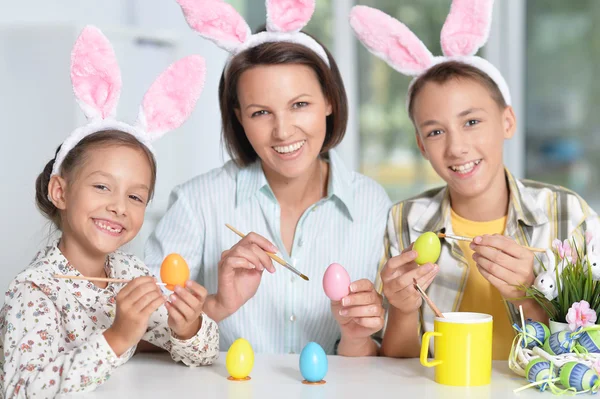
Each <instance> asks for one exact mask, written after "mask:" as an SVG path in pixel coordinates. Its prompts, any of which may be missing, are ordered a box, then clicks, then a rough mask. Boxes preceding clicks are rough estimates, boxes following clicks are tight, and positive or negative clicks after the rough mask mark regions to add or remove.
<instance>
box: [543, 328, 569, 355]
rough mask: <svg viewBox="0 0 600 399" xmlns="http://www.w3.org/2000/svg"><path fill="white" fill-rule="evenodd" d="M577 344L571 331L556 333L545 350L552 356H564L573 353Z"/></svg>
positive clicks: (548, 341)
mask: <svg viewBox="0 0 600 399" xmlns="http://www.w3.org/2000/svg"><path fill="white" fill-rule="evenodd" d="M574 344H575V342H574V340H573V337H572V333H571V332H570V331H560V332H555V333H554V334H552V335H550V337H548V339H547V340H546V342H545V343H544V350H545V351H546V353H549V354H551V355H554V356H556V355H562V354H564V353H569V352H571V351H572V349H573V346H574Z"/></svg>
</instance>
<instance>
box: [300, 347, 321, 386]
mask: <svg viewBox="0 0 600 399" xmlns="http://www.w3.org/2000/svg"><path fill="white" fill-rule="evenodd" d="M300 373H301V374H302V377H304V379H305V380H306V381H308V382H319V381H322V380H323V378H325V374H327V355H326V354H325V351H324V350H323V348H321V345H319V344H317V343H316V342H309V343H308V344H307V345H306V346H305V347H304V349H302V353H300Z"/></svg>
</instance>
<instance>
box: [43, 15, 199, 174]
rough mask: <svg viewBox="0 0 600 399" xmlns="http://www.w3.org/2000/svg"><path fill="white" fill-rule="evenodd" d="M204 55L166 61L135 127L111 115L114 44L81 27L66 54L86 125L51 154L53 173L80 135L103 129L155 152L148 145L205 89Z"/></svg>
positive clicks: (115, 91)
mask: <svg viewBox="0 0 600 399" xmlns="http://www.w3.org/2000/svg"><path fill="white" fill-rule="evenodd" d="M205 75H206V68H205V62H204V58H202V57H200V56H198V55H192V56H188V57H185V58H183V59H181V60H179V61H177V62H175V63H174V64H172V65H170V66H169V67H168V68H167V69H166V70H165V71H164V72H163V73H162V74H161V75H160V76H159V77H158V78H157V79H156V81H155V82H154V83H153V84H152V86H150V89H149V90H148V91H147V92H146V94H145V96H144V99H143V101H142V105H141V106H140V110H139V114H138V119H137V121H136V123H135V124H134V125H129V124H127V123H125V122H121V121H118V120H116V119H115V118H114V116H115V110H116V108H117V104H118V102H119V96H120V94H121V71H120V69H119V65H118V64H117V59H116V57H115V53H114V51H113V48H112V46H111V44H110V42H109V41H108V39H107V38H106V36H104V35H103V34H102V32H101V31H100V30H99V29H98V28H96V27H94V26H87V27H85V28H84V29H83V31H82V32H81V34H80V35H79V37H78V38H77V41H76V42H75V45H74V47H73V51H72V52H71V81H72V83H73V91H74V92H75V97H76V99H77V102H78V103H79V106H80V107H81V109H82V110H83V112H84V113H85V115H86V117H87V118H88V123H87V124H86V125H84V126H81V127H79V128H77V129H76V130H75V131H73V132H72V133H71V134H70V135H69V137H67V139H66V140H65V141H64V142H63V143H62V145H61V148H60V151H59V152H58V154H56V158H55V161H54V166H53V168H52V175H57V174H59V173H60V167H61V165H62V163H63V161H64V159H65V157H66V156H67V154H68V153H69V152H70V151H71V150H72V149H73V148H74V147H75V146H76V145H77V143H79V142H80V141H81V140H82V139H83V138H85V137H86V136H89V135H91V134H93V133H97V132H100V131H103V130H119V131H122V132H125V133H129V134H131V135H133V136H134V137H135V138H136V139H138V140H139V141H140V142H141V143H142V144H144V145H145V146H146V147H148V149H149V150H150V152H152V153H153V154H154V150H153V148H152V145H151V143H152V142H153V141H154V140H156V139H158V138H160V137H162V136H163V135H164V134H166V133H167V132H169V131H171V130H173V129H176V128H178V127H179V126H181V124H182V123H183V122H185V121H186V120H187V118H188V117H189V116H190V114H191V112H192V110H193V109H194V106H195V105H196V101H197V100H198V97H200V93H201V92H202V89H203V87H204V78H205Z"/></svg>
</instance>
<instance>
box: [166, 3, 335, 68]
mask: <svg viewBox="0 0 600 399" xmlns="http://www.w3.org/2000/svg"><path fill="white" fill-rule="evenodd" d="M177 3H179V5H180V6H181V9H182V11H183V15H184V16H185V19H186V21H187V23H188V25H189V26H190V27H191V28H192V29H194V30H195V31H197V32H198V33H199V34H200V36H202V37H204V38H206V39H209V40H211V41H213V42H214V43H216V45H217V46H219V47H221V48H222V49H224V50H226V51H228V52H229V53H230V54H231V55H232V56H234V55H236V54H239V53H241V52H242V51H244V50H247V49H249V48H251V47H256V46H258V45H260V44H263V43H267V42H290V43H296V44H300V45H303V46H305V47H308V48H309V49H311V50H312V51H314V52H315V53H316V54H317V55H318V56H319V57H321V59H322V60H323V61H324V62H325V64H327V66H329V59H328V58H327V53H326V52H325V50H324V49H323V47H321V45H320V44H319V43H317V42H316V41H315V40H314V39H313V38H311V37H310V36H308V35H306V34H304V33H302V32H300V30H301V29H302V28H304V26H305V25H306V24H307V23H308V21H310V18H311V17H312V15H313V12H314V11H315V0H266V6H267V30H266V31H265V32H259V33H257V34H254V35H253V34H252V31H251V30H250V27H249V26H248V24H247V23H246V21H245V20H244V18H242V16H241V15H240V14H238V13H237V11H235V9H234V8H233V7H232V6H231V5H230V4H227V3H225V2H224V1H223V0H177Z"/></svg>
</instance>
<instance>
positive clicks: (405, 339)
mask: <svg viewBox="0 0 600 399" xmlns="http://www.w3.org/2000/svg"><path fill="white" fill-rule="evenodd" d="M465 2H466V1H462V3H465ZM455 3H456V1H455ZM491 3H492V2H491V1H488V2H481V3H478V4H479V5H480V6H481V7H483V8H485V7H488V6H489V7H490V8H489V10H487V11H486V10H483V11H482V12H481V13H480V14H478V18H479V19H478V21H477V22H478V23H479V25H478V24H475V23H469V18H471V16H470V15H468V14H467V12H473V9H472V8H469V7H461V8H460V9H459V7H453V8H452V9H451V12H450V15H449V16H448V19H447V20H446V24H445V25H444V29H443V30H442V48H443V49H444V53H445V55H446V57H437V58H435V59H434V58H433V56H431V54H429V53H428V51H427V49H426V48H425V47H424V45H422V43H420V42H418V39H416V37H415V36H414V35H412V33H410V31H408V29H407V28H406V27H405V26H404V25H401V24H400V23H399V22H397V21H395V20H393V19H392V18H391V17H388V16H385V14H383V13H381V12H379V11H377V10H373V9H366V8H362V7H357V8H358V10H356V11H355V12H353V14H354V15H353V16H351V24H352V25H353V28H354V29H355V31H356V32H357V34H358V36H359V39H360V40H361V41H362V42H363V43H364V44H365V45H366V46H367V47H368V48H369V49H370V50H371V51H372V52H374V53H375V54H376V55H378V56H380V57H382V58H384V59H386V61H388V63H390V64H391V65H392V66H393V67H394V68H396V69H397V70H399V71H400V72H403V73H406V74H412V75H415V76H416V78H415V80H413V82H412V83H411V87H410V89H409V94H408V113H409V116H410V118H411V120H412V122H413V124H414V126H415V130H416V138H417V143H418V146H419V149H420V151H421V153H422V155H423V156H424V157H425V158H426V159H427V160H429V162H430V163H431V165H432V167H433V168H434V169H435V171H436V172H437V173H438V175H439V176H440V177H441V178H442V179H444V181H445V182H446V183H447V185H446V186H445V187H442V188H437V189H433V190H430V191H427V192H425V193H423V194H421V195H419V196H417V197H415V198H412V199H409V200H405V201H402V202H399V203H397V204H396V205H394V206H393V207H392V209H391V211H390V214H389V219H388V229H387V234H386V238H385V241H386V254H387V256H385V257H384V259H383V261H382V263H381V273H380V278H381V280H380V281H378V286H379V287H380V288H381V285H383V287H382V288H383V294H384V296H385V298H386V300H387V302H388V303H389V311H388V315H387V324H386V327H385V333H384V338H383V343H382V348H381V353H382V354H383V355H386V356H393V357H417V356H419V351H420V337H421V332H422V331H423V330H427V331H431V330H433V319H434V317H435V315H434V314H433V312H432V311H431V310H430V309H429V307H427V306H423V303H422V301H421V297H420V296H419V294H418V293H417V292H416V290H415V289H414V288H413V278H415V279H416V280H417V282H418V283H419V285H420V286H421V287H422V288H423V289H427V292H428V296H429V297H430V298H431V299H432V301H433V302H434V303H435V304H436V305H437V306H438V307H439V308H440V310H441V311H442V312H451V311H460V312H478V313H487V314H491V315H492V316H493V320H494V327H493V328H494V331H493V345H492V346H493V354H492V356H493V358H494V359H504V360H505V359H507V358H508V355H509V352H510V348H511V344H512V341H513V338H514V330H513V328H512V324H513V323H518V322H519V320H520V319H519V314H518V308H519V306H523V312H524V314H525V316H526V317H527V318H531V319H534V320H539V321H543V322H546V323H547V316H546V314H545V312H544V311H543V309H542V308H541V307H540V306H539V305H538V304H537V303H536V302H535V301H534V300H532V299H526V298H524V292H523V290H522V289H520V288H519V287H520V286H521V285H524V286H530V285H532V284H533V282H534V279H535V274H534V258H535V257H534V255H533V253H532V252H530V251H529V250H527V249H525V248H523V246H533V247H543V248H549V247H550V246H551V242H552V240H553V239H555V238H558V239H560V240H564V239H568V238H571V237H574V238H576V239H579V240H581V239H582V238H583V235H584V232H585V231H587V230H590V231H592V233H594V232H596V231H598V217H597V215H596V213H595V212H594V211H593V210H591V209H590V208H589V206H588V205H587V204H586V203H585V201H584V200H583V199H581V198H580V197H579V196H578V195H577V194H575V193H573V192H571V191H569V190H566V189H564V188H561V187H556V186H551V185H546V184H542V183H538V182H532V181H525V180H523V181H519V180H516V179H514V178H513V176H512V175H511V173H510V172H509V171H508V170H506V169H505V168H504V165H503V162H502V159H503V153H502V152H503V142H504V140H506V139H510V138H511V137H512V136H513V135H514V133H515V130H516V118H515V115H514V112H513V109H512V107H511V106H510V94H509V92H508V87H507V85H506V83H505V81H504V79H503V78H502V76H501V74H500V73H499V72H498V71H497V69H496V68H495V67H493V66H492V65H491V64H490V63H489V62H487V61H485V60H483V59H481V58H479V57H475V56H473V54H474V53H475V52H476V50H477V49H478V48H479V46H481V45H482V44H483V43H485V40H486V39H487V30H486V29H479V28H480V27H481V22H482V21H483V23H484V24H485V23H486V22H487V23H489V19H490V18H491ZM474 4H475V3H474ZM463 5H464V4H463ZM453 6H454V4H453ZM480 11H481V10H480ZM488 11H489V12H488ZM382 14H383V15H382ZM486 15H487V16H488V17H489V18H488V20H485V16H486ZM400 25H401V26H400ZM457 26H459V27H461V28H459V29H455V28H456V27H457ZM460 29H462V30H460ZM470 29H472V31H470ZM411 35H412V36H411ZM461 35H462V37H461ZM392 36H393V37H394V40H395V41H393V42H392V41H390V40H389V38H390V37H392ZM461 40H462V41H461ZM396 45H397V46H398V47H397V48H396V47H394V46H396ZM423 49H424V50H425V52H424V51H423ZM411 57H412V59H411ZM427 231H433V232H436V233H437V232H445V233H446V234H456V235H460V236H468V237H475V238H474V240H473V242H472V243H469V242H465V241H454V240H445V241H443V244H442V252H441V255H440V258H439V259H438V264H439V265H440V266H438V265H433V264H426V265H423V266H421V267H417V264H416V263H415V262H414V259H415V258H416V256H417V254H416V252H415V251H412V244H411V243H413V242H414V241H415V240H416V239H417V238H418V237H419V235H421V234H423V233H424V232H427ZM544 261H545V260H544Z"/></svg>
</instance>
